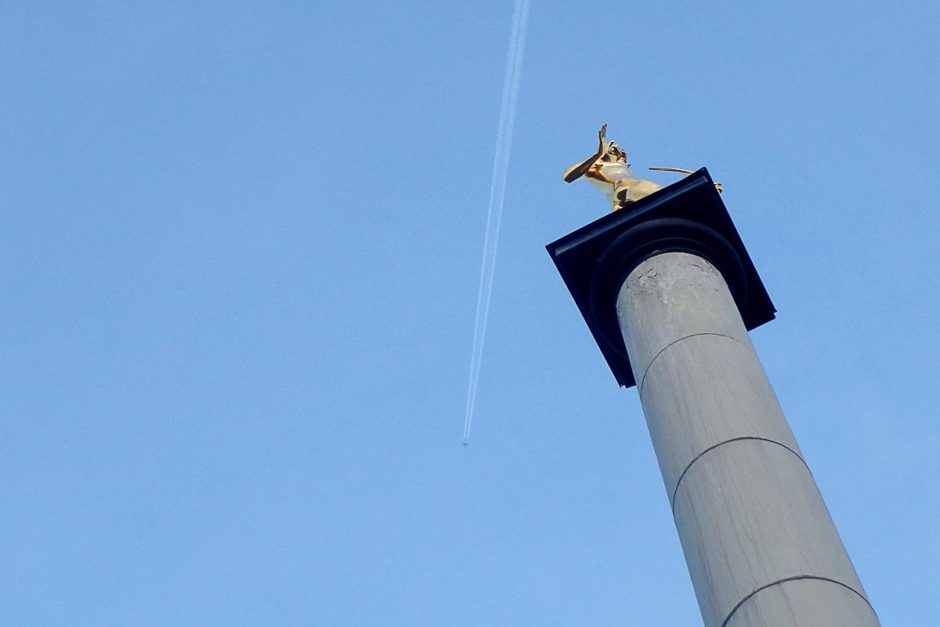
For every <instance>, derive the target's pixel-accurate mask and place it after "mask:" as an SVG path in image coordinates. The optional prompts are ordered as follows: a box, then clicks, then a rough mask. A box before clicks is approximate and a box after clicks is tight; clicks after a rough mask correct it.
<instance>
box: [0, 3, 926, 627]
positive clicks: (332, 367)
mask: <svg viewBox="0 0 940 627" xmlns="http://www.w3.org/2000/svg"><path fill="white" fill-rule="evenodd" d="M511 12H512V5H511V3H510V2H500V3H495V2H491V3H456V4H453V3H446V4H445V3H437V4H432V5H431V6H428V4H427V3H417V2H395V3H372V2H355V3H326V2H313V3H268V4H266V5H260V4H258V5H251V4H242V3H218V4H203V3H198V4H197V3H169V2H168V3H149V4H148V3H131V2H127V3H105V2H88V3H61V4H58V3H41V2H29V3H6V4H4V6H3V8H2V19H0V55H2V59H3V70H2V72H0V111H2V112H3V115H2V122H0V133H2V137H0V177H2V184H0V203H2V211H0V273H2V274H0V276H2V285H3V298H2V299H0V303H2V304H0V307H2V318H0V319H2V324H0V342H2V346H3V351H2V357H0V380H2V383H0V407H2V420H0V503H2V506H3V507H2V514H0V624H4V625H63V624H68V625H167V624H174V625H209V624H218V625H261V624H264V625H268V624H274V625H318V626H319V625H322V626H327V627H329V626H350V627H352V626H362V625H377V626H378V625H382V626H385V625H468V626H469V625H522V624H525V625H667V626H671V625H676V626H680V625H690V624H698V623H699V622H700V618H699V614H698V609H697V606H696V604H695V599H694V595H693V592H692V588H691V584H690V583H689V579H688V575H687V572H686V570H685V564H684V561H683V558H682V553H681V549H680V546H679V542H678V539H677V537H676V534H675V529H674V527H673V523H672V519H671V516H670V513H669V509H668V505H667V498H666V496H665V493H664V491H663V488H662V482H661V479H660V476H659V471H658V467H657V465H656V461H655V458H654V456H653V452H652V447H651V445H650V442H649V438H648V435H647V433H646V427H645V424H644V422H643V417H642V414H641V411H640V407H639V403H638V401H637V398H636V392H635V390H621V389H618V388H617V386H616V384H615V382H614V380H613V377H612V376H611V374H610V372H609V370H608V369H607V367H606V364H605V362H604V360H603V358H602V357H601V354H600V351H599V350H598V349H597V347H596V345H594V344H593V341H592V339H591V337H590V334H589V333H588V330H587V328H586V326H585V325H584V322H583V321H582V320H581V319H580V316H579V314H578V312H577V309H576V308H575V305H574V303H573V301H572V300H571V298H570V296H569V295H568V293H567V291H566V289H565V287H564V285H563V283H562V282H561V279H560V278H559V276H558V275H557V273H556V271H555V269H554V267H553V265H552V263H551V261H550V260H549V258H548V255H547V254H546V252H545V250H544V245H545V244H546V243H548V242H549V241H552V240H554V239H556V238H558V237H560V236H561V235H564V234H566V233H568V232H569V231H571V230H573V229H574V228H577V227H579V226H581V225H583V224H585V223H587V222H589V221H591V220H593V219H595V218H596V217H599V216H600V215H603V213H604V212H605V211H606V206H605V200H604V199H603V197H602V196H601V195H599V194H597V193H596V191H595V190H593V189H591V188H590V186H588V185H587V184H582V185H572V186H567V185H565V184H564V183H563V182H562V181H561V173H562V171H563V170H564V169H565V168H566V167H567V166H568V165H569V164H570V163H571V162H573V161H575V160H577V159H579V158H583V157H585V156H587V154H589V153H590V152H591V151H592V150H593V149H594V146H595V137H596V135H595V133H596V130H597V127H598V126H599V125H600V123H601V122H607V123H608V124H609V134H610V136H611V137H612V138H614V139H615V140H617V141H618V143H620V144H622V145H624V146H626V147H627V149H628V150H629V151H630V154H631V157H632V161H633V163H634V165H635V166H637V167H645V166H648V165H672V166H679V167H687V168H697V167H700V166H703V165H704V166H707V167H708V168H709V170H710V171H711V173H712V175H713V176H714V177H715V179H716V180H720V181H722V182H723V183H724V185H725V189H726V192H725V194H724V196H723V198H724V201H725V203H726V205H727V206H728V209H729V211H730V213H731V214H732V216H733V217H734V219H735V221H736V224H737V226H738V230H739V231H740V233H741V235H742V237H743V239H744V241H745V243H746V244H747V246H748V249H749V251H750V254H751V257H752V258H753V260H754V262H755V264H756V266H757V268H758V270H759V272H760V273H761V275H762V277H763V280H764V282H765V284H766V286H767V289H768V291H769V292H770V295H771V297H772V298H773V300H774V303H775V304H776V306H777V308H778V310H779V313H778V319H777V320H776V321H774V322H772V323H770V324H768V325H766V326H765V327H762V328H760V329H758V330H756V331H754V332H753V333H752V337H753V340H754V343H755V345H756V347H757V349H758V352H759V354H760V356H761V358H762V360H763V362H764V365H765V367H766V369H767V371H768V374H769V376H770V379H771V381H772V382H773V384H774V386H775V388H776V390H777V393H778V395H779V397H780V401H781V403H782V405H783V408H784V411H785V413H786V414H787V416H788V418H789V420H790V422H791V424H792V427H793V429H794V432H795V434H796V436H797V438H798V440H799V442H800V445H801V447H802V449H803V452H804V453H805V455H806V458H807V460H808V462H809V464H810V467H811V468H812V469H813V471H814V474H815V477H816V479H817V482H818V483H819V485H820V488H821V490H822V492H823V495H824V497H825V499H826V502H827V504H828V506H829V508H830V510H831V512H832V515H833V518H834V519H835V522H836V525H837V527H838V529H839V531H840V533H841V535H842V537H843V540H844V541H845V544H846V546H847V548H848V550H849V554H850V555H851V556H852V558H853V560H854V562H855V564H856V567H857V569H858V571H859V575H860V577H861V579H862V581H863V583H864V584H865V586H866V589H867V592H868V594H869V596H870V598H871V600H872V602H873V604H874V606H875V608H876V609H877V610H878V612H879V614H880V616H881V618H882V621H883V622H884V623H885V624H897V625H924V624H930V623H931V622H933V621H935V620H936V615H937V610H936V609H935V608H936V600H935V597H936V579H935V575H934V574H933V573H934V571H935V566H936V564H937V563H938V561H940V540H938V536H937V534H936V530H935V529H934V527H935V521H936V520H937V519H938V517H940V502H938V500H937V499H936V498H934V496H933V495H934V494H935V492H936V481H937V478H938V473H940V461H938V456H937V450H938V449H940V427H938V426H937V411H936V407H937V406H938V404H940V390H938V386H937V376H936V372H937V363H938V359H940V331H938V326H937V324H936V320H937V318H938V312H940V298H938V293H937V287H938V283H940V270H938V266H937V260H938V258H940V243H938V233H940V218H938V211H937V203H936V195H935V193H934V191H933V189H932V187H933V185H934V182H935V181H936V180H937V178H938V174H940V171H938V170H940V167H938V159H937V146H938V144H940V122H938V121H937V111H938V107H940V86H938V79H937V77H938V76H940V44H938V38H937V35H936V33H937V32H938V30H940V8H938V6H937V5H935V4H931V3H924V2H916V3H915V2H894V3H891V4H890V5H889V4H885V3H866V2H854V3H853V2H846V3H816V2H802V1H799V2H787V3H745V2H719V3H691V2H673V3H647V4H646V5H640V6H638V5H637V3H619V4H618V3H604V4H602V5H598V8H594V9H589V8H585V5H583V4H580V3H562V2H541V1H539V0H533V3H532V8H531V14H530V19H529V29H528V43H527V47H526V51H525V60H524V67H523V70H522V84H521V89H520V95H519V104H518V117H517V119H516V123H515V139H514V144H513V151H512V157H511V162H510V174H509V184H508V187H507V191H506V208H505V214H504V221H503V226H502V239H501V242H500V248H499V256H498V265H497V269H496V277H495V287H494V297H493V304H492V310H491V314H490V320H489V334H488V337H487V344H486V349H485V354H484V356H483V363H482V374H481V379H480V390H479V397H478V399H477V404H476V417H475V420H474V431H473V436H472V440H473V443H472V445H471V446H469V447H468V448H466V449H463V448H462V447H461V446H460V438H461V434H462V428H463V410H464V401H465V395H466V382H467V370H468V367H469V358H470V349H471V342H472V337H473V317H474V312H475V306H476V292H477V282H478V280H479V274H478V273H479V264H480V252H481V247H482V239H483V232H484V228H485V221H486V206H487V201H488V194H489V184H490V174H491V167H492V160H493V154H494V148H495V136H496V127H497V123H498V115H499V105H500V97H501V91H502V82H503V69H504V64H505V54H506V48H507V43H508V36H509V27H510V18H511ZM670 176H671V175H666V174H664V175H663V176H662V177H661V178H659V180H661V181H663V182H671V181H672V180H675V179H674V178H670Z"/></svg>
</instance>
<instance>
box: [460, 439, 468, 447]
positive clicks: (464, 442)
mask: <svg viewBox="0 0 940 627" xmlns="http://www.w3.org/2000/svg"><path fill="white" fill-rule="evenodd" d="M461 444H463V445H464V446H470V442H469V441H468V440H464V441H463V442H461Z"/></svg>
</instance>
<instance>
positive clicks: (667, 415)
mask: <svg viewBox="0 0 940 627" xmlns="http://www.w3.org/2000/svg"><path fill="white" fill-rule="evenodd" d="M617 314H618V318H619V321H620V328H621V331H622V332H623V338H624V342H625V344H626V348H627V353H628V354H629V355H630V363H631V367H632V370H633V375H634V377H635V379H636V384H637V389H638V391H639V394H640V400H641V403H642V405H643V411H644V414H645V415H646V421H647V424H648V426H649V431H650V435H651V437H652V439H653V446H654V448H655V450H656V456H657V459H658V460H659V465H660V469H661V470H662V475H663V482H664V483H665V486H666V494H667V495H668V497H669V500H670V503H671V505H672V509H673V515H674V517H675V523H676V528H677V529H678V531H679V537H680V540H681V542H682V549H683V551H684V552H685V557H686V561H687V563H688V567H689V573H690V574H691V577H692V583H693V586H694V588H695V594H696V596H697V598H698V603H699V607H700V608H701V611H702V617H703V619H704V621H705V625H706V626H707V627H712V626H715V627H718V626H721V627H744V626H748V627H752V626H772V627H784V626H786V627H814V626H820V627H822V626H825V627H836V626H843V625H844V626H856V625H878V619H877V616H876V615H875V612H874V611H873V610H872V608H871V605H870V604H869V603H868V600H867V598H866V596H865V591H864V589H863V588H862V584H861V582H860V581H859V579H858V576H857V575H856V574H855V569H854V568H853V566H852V563H851V561H850V560H849V557H848V554H847V553H846V551H845V548H844V546H843V545H842V541H841V540H840V539H839V536H838V534H837V532H836V529H835V527H834V525H833V523H832V519H831V518H830V516H829V512H828V511H827V510H826V506H825V504H824V503H823V500H822V497H821V496H820V494H819V490H818V489H817V487H816V484H815V481H814V480H813V477H812V475H811V474H810V471H809V469H808V468H807V466H806V462H805V461H804V460H803V456H802V454H801V452H800V449H799V446H798V445H797V443H796V441H795V439H794V438H793V434H792V433H791V431H790V427H789V426H788V425H787V421H786V419H785V418H784V416H783V413H782V412H781V410H780V405H779V403H778V402H777V399H776V396H775V395H774V392H773V390H772V389H771V386H770V383H769V382H768V380H767V377H766V375H765V374H764V371H763V368H762V367H761V365H760V363H759V361H758V359H757V356H756V354H755V352H754V348H753V347H752V345H751V342H750V339H749V337H748V334H747V331H746V330H745V327H744V324H743V322H742V321H741V316H740V314H739V312H738V308H737V306H736V305H735V302H734V300H733V298H732V296H731V293H730V292H729V290H728V287H727V285H726V284H725V281H724V279H723V278H722V276H721V274H720V273H719V272H718V271H717V270H716V269H715V268H714V267H713V266H712V265H711V264H710V263H708V262H707V261H706V260H704V259H703V258H701V257H698V256H695V255H691V254H688V253H678V252H670V253H664V254H659V255H656V256H654V257H651V258H650V259H647V260H646V261H643V262H642V263H640V264H639V265H638V266H637V267H636V268H635V269H634V270H633V271H632V272H631V273H630V274H629V276H628V277H627V279H626V280H625V281H624V283H623V286H622V287H621V289H620V292H619V295H618V299H617Z"/></svg>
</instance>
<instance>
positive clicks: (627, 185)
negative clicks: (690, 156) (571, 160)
mask: <svg viewBox="0 0 940 627" xmlns="http://www.w3.org/2000/svg"><path fill="white" fill-rule="evenodd" d="M597 136H598V139H599V140H600V146H598V148H597V153H595V154H593V155H591V156H590V157H588V158H587V159H585V160H584V161H581V162H579V163H576V164H574V165H573V166H571V167H570V168H568V169H567V170H565V174H564V178H565V182H566V183H571V182H573V181H576V180H578V179H579V178H581V177H582V176H584V177H587V180H588V181H590V182H591V184H593V185H594V186H595V187H597V188H598V189H600V190H601V191H602V192H604V193H605V194H606V195H607V198H608V199H609V200H610V204H611V209H610V210H611V211H616V210H617V209H623V208H624V207H626V206H627V205H628V204H630V203H631V202H635V201H637V200H639V199H641V198H645V197H646V196H649V195H650V194H652V193H653V192H655V191H656V190H659V189H662V188H663V186H662V185H660V184H659V183H656V182H655V181H650V180H648V179H643V178H640V177H638V176H637V175H636V174H634V173H633V170H631V169H630V162H629V161H627V151H625V150H624V149H623V148H621V147H620V146H618V145H617V144H615V143H614V142H612V141H608V140H607V138H606V136H607V125H606V124H604V125H603V126H602V127H601V130H600V131H598V133H597ZM649 169H650V170H658V171H660V172H678V173H680V174H692V172H693V170H686V169H683V168H659V167H655V168H649ZM715 189H717V190H718V191H719V192H720V191H721V183H715Z"/></svg>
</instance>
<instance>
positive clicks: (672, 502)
mask: <svg viewBox="0 0 940 627" xmlns="http://www.w3.org/2000/svg"><path fill="white" fill-rule="evenodd" d="M742 440H757V441H759V442H770V443H771V444H776V445H777V446H780V447H782V448H785V449H786V450H788V451H790V452H791V453H793V454H794V455H796V458H797V459H798V460H800V461H801V462H803V465H804V466H806V470H807V472H810V474H812V473H811V471H810V470H809V464H807V463H806V460H805V459H803V456H802V455H800V454H799V453H797V452H796V451H794V450H793V449H792V448H790V447H789V446H787V445H786V444H783V443H782V442H778V441H776V440H771V439H770V438H762V437H760V436H757V435H743V436H740V437H737V438H730V439H728V440H724V441H723V442H719V443H718V444H713V445H711V446H709V447H708V448H707V449H705V450H704V451H702V452H701V453H699V454H698V455H696V456H695V457H694V458H693V459H692V461H690V462H689V464H688V465H687V466H686V467H685V470H683V471H682V474H680V475H679V479H678V480H677V481H676V487H675V488H673V489H672V498H671V499H670V501H669V505H670V507H671V508H672V515H673V516H675V515H676V495H677V494H679V486H680V485H682V480H683V479H685V475H686V473H687V472H689V469H690V468H692V466H693V465H694V464H695V462H697V461H698V460H700V459H702V457H703V456H704V455H705V454H706V453H709V452H711V451H714V450H715V449H716V448H719V447H721V446H724V445H725V444H730V443H731V442H740V441H742Z"/></svg>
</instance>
